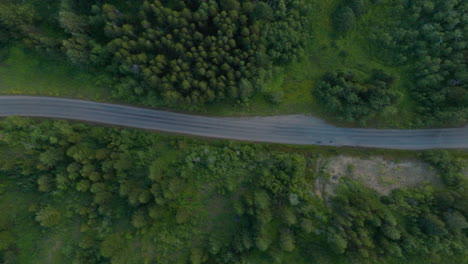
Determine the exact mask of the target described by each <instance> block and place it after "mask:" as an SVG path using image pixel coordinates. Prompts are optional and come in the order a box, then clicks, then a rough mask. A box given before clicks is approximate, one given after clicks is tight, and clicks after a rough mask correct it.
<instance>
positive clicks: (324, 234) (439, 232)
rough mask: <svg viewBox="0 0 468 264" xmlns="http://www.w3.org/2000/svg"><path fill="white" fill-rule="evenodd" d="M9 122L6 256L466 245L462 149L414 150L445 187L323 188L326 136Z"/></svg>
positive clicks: (399, 250)
mask: <svg viewBox="0 0 468 264" xmlns="http://www.w3.org/2000/svg"><path fill="white" fill-rule="evenodd" d="M0 135H1V136H2V142H1V149H0V150H1V151H0V155H1V159H0V175H1V177H0V186H1V188H0V190H1V192H0V198H1V199H0V208H1V210H2V212H4V213H2V214H1V215H0V230H2V231H1V232H0V237H1V239H0V241H1V242H2V243H1V244H0V259H2V261H3V262H2V263H32V262H31V261H32V259H34V263H46V262H47V263H61V262H63V261H64V260H67V261H68V262H70V263H292V262H293V263H310V262H311V261H312V262H319V263H351V262H356V261H358V262H360V263H376V262H378V263H394V262H395V261H398V262H402V261H411V260H418V259H419V260H422V259H431V260H432V261H436V262H433V263H441V262H437V261H441V260H443V259H447V258H453V259H454V260H456V259H462V258H463V256H466V254H467V253H468V252H467V248H466V244H467V242H468V241H467V232H468V223H467V220H466V219H467V217H468V211H467V208H468V205H467V201H468V199H467V198H468V197H467V195H468V193H467V192H466V191H465V190H466V184H467V179H466V177H465V176H463V169H464V167H465V166H466V159H462V158H461V157H460V156H459V155H458V154H455V153H453V152H448V151H426V152H421V153H420V154H418V155H419V157H420V158H421V159H423V160H426V161H427V162H428V163H430V164H432V165H433V166H434V168H436V169H437V171H438V174H439V177H440V178H441V180H442V182H443V183H444V186H435V185H430V184H426V185H422V186H420V187H418V188H413V189H397V190H394V191H393V192H392V193H391V194H390V195H388V196H384V195H381V194H379V193H377V192H375V191H374V190H371V189H368V188H366V187H364V186H363V185H361V184H360V183H359V182H356V181H354V180H351V179H350V178H345V179H343V181H342V182H341V183H340V184H339V186H338V187H337V190H336V193H335V195H330V196H329V198H326V199H322V198H320V197H319V196H317V195H316V194H315V191H314V188H313V185H314V184H313V182H314V179H316V178H317V177H326V175H322V174H321V172H320V171H317V170H316V169H314V164H316V159H317V158H318V157H320V155H326V153H327V151H324V150H320V149H319V150H315V151H313V150H311V151H305V152H304V151H298V150H294V149H290V150H287V149H284V148H283V150H281V148H276V147H274V146H268V145H252V144H244V143H234V142H227V141H206V140H197V139H190V138H186V137H175V136H165V135H159V134H154V133H149V132H144V131H137V130H129V129H116V128H104V127H96V126H90V125H84V124H73V123H68V122H65V121H34V120H31V119H27V118H18V117H12V118H8V119H6V120H4V121H2V122H1V123H0ZM328 153H329V155H330V154H331V155H336V153H337V152H336V150H332V151H330V152H328ZM44 236H45V237H46V238H44ZM46 241H49V242H46ZM50 241H60V242H50ZM54 243H56V244H54ZM49 244H50V245H49ZM51 247H53V248H51ZM41 249H42V251H41ZM51 258H52V259H54V260H53V261H51V260H50V259H51ZM418 263H419V262H418Z"/></svg>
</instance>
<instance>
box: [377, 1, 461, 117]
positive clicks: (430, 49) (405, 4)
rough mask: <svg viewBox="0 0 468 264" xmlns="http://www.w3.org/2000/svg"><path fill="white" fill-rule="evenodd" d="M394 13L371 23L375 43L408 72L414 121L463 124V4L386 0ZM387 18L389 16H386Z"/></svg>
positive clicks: (458, 2)
mask: <svg viewBox="0 0 468 264" xmlns="http://www.w3.org/2000/svg"><path fill="white" fill-rule="evenodd" d="M388 5H389V8H392V9H393V10H394V12H393V16H394V17H395V19H392V20H389V22H388V23H386V25H385V27H383V28H382V27H376V28H375V31H374V32H373V36H372V39H373V42H374V43H375V46H376V49H377V50H380V51H381V52H382V53H387V54H388V56H387V57H388V61H387V63H388V62H390V61H393V64H394V65H401V66H405V68H407V69H408V71H410V72H411V80H412V83H413V85H409V86H408V87H409V89H410V92H411V95H412V97H413V98H414V100H415V101H416V102H417V103H418V108H417V112H418V113H419V114H421V118H419V119H418V120H415V121H414V122H415V124H416V125H418V126H421V125H433V124H437V123H439V124H447V125H449V124H463V123H465V122H466V121H467V120H468V108H467V106H468V75H467V72H468V66H467V61H468V57H467V53H466V49H467V41H466V36H467V35H468V20H467V19H466V10H467V9H468V4H467V3H466V1H463V0H452V1H442V0H430V1H404V0H399V1H388ZM390 21H391V22H390Z"/></svg>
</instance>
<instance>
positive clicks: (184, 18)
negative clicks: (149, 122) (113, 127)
mask: <svg viewBox="0 0 468 264" xmlns="http://www.w3.org/2000/svg"><path fill="white" fill-rule="evenodd" d="M57 2H60V4H59V5H57V6H52V5H50V4H48V3H43V4H37V5H34V4H31V2H30V1H24V2H23V3H19V2H18V3H17V1H11V2H10V1H7V2H6V3H2V4H1V6H0V7H1V8H0V9H1V10H2V11H0V23H1V24H0V26H1V27H0V28H6V30H5V32H4V33H2V34H0V38H2V35H3V34H13V35H14V36H15V38H16V39H22V40H23V41H24V42H25V43H26V44H27V45H28V46H31V47H35V48H37V49H42V50H46V51H47V53H49V54H52V55H54V56H58V57H60V56H62V55H66V57H67V58H68V59H69V60H70V61H71V62H72V63H73V64H75V65H78V66H80V67H83V68H88V69H89V68H91V69H93V70H94V69H100V70H105V71H106V72H108V73H111V74H112V75H113V79H114V80H113V82H114V84H113V85H112V87H115V89H114V91H113V92H114V96H116V97H118V98H119V99H124V100H127V101H131V102H139V103H141V102H143V103H146V104H149V105H155V104H158V103H159V104H161V102H164V103H165V104H166V105H167V104H169V105H175V104H177V105H181V103H182V105H185V106H187V107H189V106H190V107H193V106H196V105H200V104H204V103H207V102H213V101H222V100H225V101H227V100H229V101H233V102H237V101H242V102H245V101H248V99H249V98H250V97H251V96H252V95H253V94H254V93H255V92H256V91H257V90H260V89H261V88H262V85H263V84H264V82H265V81H266V80H267V79H268V78H269V76H270V75H271V71H272V69H273V66H280V65H284V64H285V63H289V62H292V61H295V60H297V59H298V57H299V55H300V54H301V53H302V50H303V47H304V45H305V41H306V37H307V34H306V32H307V29H306V26H307V24H308V20H307V16H306V12H305V10H307V8H308V4H306V2H305V1H303V0H292V1H273V2H271V1H252V0H249V1H242V3H241V2H239V1H237V0H216V1H215V0H210V1H192V2H190V3H187V2H186V1H181V0H174V1H158V0H145V1H139V2H138V3H135V4H134V5H132V4H130V3H126V4H121V3H117V2H116V1H112V0H106V1H98V2H94V3H91V2H90V3H86V4H83V2H82V1H68V0H67V1H65V0H63V1H57ZM46 8H47V9H51V8H53V9H54V11H50V13H51V14H47V15H45V14H43V13H41V12H38V10H40V9H46ZM273 10H275V11H273ZM54 12H55V14H56V15H54V16H52V13H54ZM48 16H51V17H53V18H54V17H55V20H54V19H53V18H52V20H54V21H52V22H51V21H48V20H49V19H50V18H47V17H48ZM38 21H40V22H44V23H45V22H46V21H47V22H48V23H49V22H51V24H54V25H53V27H52V26H51V25H47V26H48V27H49V28H50V29H53V31H54V33H55V34H50V33H49V32H43V31H42V30H40V29H39V28H38V25H37V22H38Z"/></svg>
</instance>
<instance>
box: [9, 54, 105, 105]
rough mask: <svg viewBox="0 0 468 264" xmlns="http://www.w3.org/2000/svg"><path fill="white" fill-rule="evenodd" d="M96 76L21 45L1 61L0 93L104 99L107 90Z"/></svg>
mask: <svg viewBox="0 0 468 264" xmlns="http://www.w3.org/2000/svg"><path fill="white" fill-rule="evenodd" d="M102 78H105V76H101V77H98V76H96V75H93V74H91V73H89V72H86V71H85V70H83V69H78V68H76V67H72V66H70V65H69V64H68V63H66V62H63V63H62V62H60V61H57V60H53V59H49V58H47V57H44V56H39V55H37V53H35V52H31V51H28V50H26V49H24V48H23V47H22V46H21V45H15V46H13V47H10V48H9V50H8V52H7V54H6V59H5V60H3V61H0V94H24V95H26V94H27V95H48V96H62V97H74V98H86V99H92V100H105V99H106V98H109V97H110V91H109V90H106V89H104V88H102V87H99V86H98V85H96V83H97V82H98V81H99V79H102Z"/></svg>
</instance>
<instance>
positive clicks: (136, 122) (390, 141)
mask: <svg viewBox="0 0 468 264" xmlns="http://www.w3.org/2000/svg"><path fill="white" fill-rule="evenodd" d="M11 115H17V116H30V117H49V118H61V119H62V118H63V119H72V120H82V121H88V122H97V123H103V124H109V125H118V126H126V127H134V128H143V129H151V130H158V131H164V132H172V133H182V134H189V135H196V136H203V137H213V138H224V139H236V140H246V141H256V142H272V143H286V144H299V145H327V146H358V147H372V148H391V149H430V148H468V126H465V127H462V128H447V129H418V130H396V129H360V128H340V127H335V126H331V125H328V124H326V123H324V122H323V121H321V120H320V119H317V118H313V117H309V116H305V115H287V116H274V117H242V118H231V117H205V116H197V115H188V114H179V113H173V112H168V111H160V110H152V109H145V108H138V107H131V106H124V105H115V104H106V103H97V102H92V101H82V100H72V99H62V98H53V97H36V96H0V116H11Z"/></svg>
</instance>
